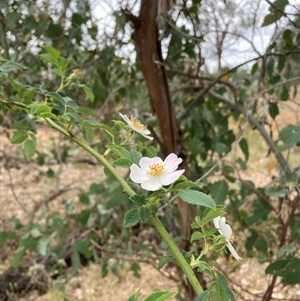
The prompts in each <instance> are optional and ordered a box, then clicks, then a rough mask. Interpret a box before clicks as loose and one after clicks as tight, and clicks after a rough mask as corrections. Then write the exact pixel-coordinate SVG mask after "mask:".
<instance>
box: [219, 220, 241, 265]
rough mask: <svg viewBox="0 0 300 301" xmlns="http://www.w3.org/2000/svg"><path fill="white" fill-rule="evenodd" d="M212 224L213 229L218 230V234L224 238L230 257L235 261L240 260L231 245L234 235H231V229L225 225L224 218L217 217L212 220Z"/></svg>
mask: <svg viewBox="0 0 300 301" xmlns="http://www.w3.org/2000/svg"><path fill="white" fill-rule="evenodd" d="M213 222H214V225H215V227H216V228H217V229H218V231H219V233H220V234H222V235H224V236H225V237H226V242H227V245H226V247H227V248H228V250H229V251H230V253H231V254H232V256H233V257H234V258H235V259H236V260H242V258H241V257H240V256H239V255H238V254H237V252H236V250H235V249H234V247H233V246H232V244H231V243H232V242H233V241H234V235H233V234H232V229H231V227H230V226H229V225H228V224H226V218H225V217H220V216H218V217H216V218H214V219H213Z"/></svg>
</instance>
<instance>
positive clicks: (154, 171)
mask: <svg viewBox="0 0 300 301" xmlns="http://www.w3.org/2000/svg"><path fill="white" fill-rule="evenodd" d="M164 168H165V167H164V165H163V164H161V163H155V164H152V165H150V166H149V169H148V174H150V175H151V176H152V177H157V176H160V175H161V174H162V173H163V171H164Z"/></svg>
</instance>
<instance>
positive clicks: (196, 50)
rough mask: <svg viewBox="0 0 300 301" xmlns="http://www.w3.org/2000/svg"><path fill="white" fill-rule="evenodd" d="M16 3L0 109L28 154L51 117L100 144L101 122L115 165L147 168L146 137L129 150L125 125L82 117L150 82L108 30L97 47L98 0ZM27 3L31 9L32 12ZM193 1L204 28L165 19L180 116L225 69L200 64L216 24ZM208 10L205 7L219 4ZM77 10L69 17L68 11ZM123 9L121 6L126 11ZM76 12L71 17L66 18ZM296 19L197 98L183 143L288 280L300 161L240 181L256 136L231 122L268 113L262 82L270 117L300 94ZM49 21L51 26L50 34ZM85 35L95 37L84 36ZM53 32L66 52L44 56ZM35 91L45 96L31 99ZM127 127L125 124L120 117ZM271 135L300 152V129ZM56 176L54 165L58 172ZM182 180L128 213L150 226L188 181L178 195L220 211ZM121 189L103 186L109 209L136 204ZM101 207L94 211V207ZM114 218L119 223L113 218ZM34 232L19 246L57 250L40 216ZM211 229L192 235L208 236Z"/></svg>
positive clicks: (273, 19) (193, 14)
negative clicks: (159, 207) (119, 52)
mask: <svg viewBox="0 0 300 301" xmlns="http://www.w3.org/2000/svg"><path fill="white" fill-rule="evenodd" d="M13 2H14V4H15V5H7V7H4V8H1V13H2V14H3V16H6V18H5V19H4V20H3V24H6V28H9V29H10V36H11V38H8V35H4V34H3V35H0V36H1V39H2V38H3V39H4V38H5V37H6V38H7V40H6V42H3V43H1V45H7V47H6V48H5V49H4V51H3V53H4V56H5V59H4V58H1V67H0V76H1V80H2V82H1V91H0V93H1V99H3V100H4V102H1V110H3V111H4V114H1V116H0V118H1V122H3V123H5V122H6V120H5V117H6V116H9V114H6V113H7V112H8V110H9V111H10V112H11V114H13V123H12V125H11V128H12V129H15V133H14V135H13V137H12V139H11V143H15V144H22V145H23V147H24V153H25V157H26V158H27V159H28V160H29V159H31V158H33V156H34V153H35V150H36V138H35V133H36V124H39V123H40V122H41V119H40V118H49V119H51V120H52V119H53V120H54V121H55V122H58V123H59V124H60V125H63V126H64V128H65V130H66V131H67V132H68V133H70V134H72V131H73V130H74V129H76V130H77V129H79V131H81V132H83V133H84V136H85V138H86V140H87V141H88V142H89V143H90V144H91V145H92V144H93V143H95V141H94V137H95V133H97V132H98V131H99V130H102V131H104V132H105V133H106V135H105V136H104V135H103V136H101V140H102V142H103V140H104V142H105V143H103V144H107V145H108V149H109V151H110V155H111V156H112V158H113V160H114V162H113V164H114V165H115V166H119V167H126V168H128V167H129V166H130V165H131V164H132V163H136V164H137V162H138V161H139V159H140V157H141V154H142V152H143V150H144V146H143V145H142V144H137V148H136V150H130V151H129V150H127V149H126V148H125V147H123V146H121V147H117V146H116V145H117V144H118V143H119V141H120V140H118V138H115V136H116V132H115V129H113V128H110V127H108V126H106V125H105V124H102V123H99V122H95V121H94V120H89V119H87V118H82V114H84V116H85V117H86V116H93V117H96V116H97V117H98V115H99V114H98V113H97V112H95V111H94V110H91V109H90V106H94V107H97V106H100V105H103V104H105V105H107V104H109V103H110V102H113V103H114V105H115V104H121V105H123V102H122V100H124V99H125V98H126V99H130V100H129V101H128V105H129V106H130V105H131V104H132V100H133V101H137V100H138V99H145V96H146V94H145V93H146V92H145V90H146V89H144V85H143V83H141V81H140V80H139V78H141V76H140V74H139V73H138V72H137V68H136V66H135V65H134V64H128V61H126V60H122V59H121V58H119V57H117V56H116V55H115V51H114V49H115V46H116V45H121V44H122V45H124V44H126V43H124V42H123V41H121V40H118V39H115V40H114V39H111V38H109V37H107V36H105V39H106V40H105V41H104V42H105V43H104V44H105V46H103V48H101V49H100V48H99V46H97V45H98V44H99V42H98V40H99V36H97V34H98V28H97V26H96V25H95V24H94V22H93V19H92V16H91V8H90V5H89V2H88V1H81V2H79V1H63V5H64V9H62V10H60V8H56V7H52V6H51V5H50V4H51V3H50V2H51V1H50V2H49V3H50V4H49V3H48V5H46V6H45V7H43V6H38V4H37V3H36V1H26V3H25V2H24V1H21V0H19V1H9V3H10V4H12V3H13ZM71 2H74V3H75V4H77V6H76V9H70V10H68V8H69V6H70V3H71ZM227 2H228V1H227ZM229 2H231V1H229ZM201 3H202V4H201ZM25 4H26V7H27V9H24V7H25V6H24V5H25ZM192 4H193V5H192V6H191V7H186V9H184V10H183V13H182V14H183V15H182V17H183V18H185V20H186V21H187V22H191V24H192V25H193V26H194V27H193V28H194V32H193V35H194V36H192V34H191V31H190V30H189V27H188V26H185V25H180V26H179V25H178V24H176V23H175V21H174V20H173V19H172V18H171V17H170V18H169V23H167V24H166V32H165V34H166V35H167V36H170V39H169V42H168V43H166V44H167V45H166V46H165V47H167V56H166V61H167V63H168V66H170V67H171V69H172V70H170V73H168V80H169V84H170V87H171V92H172V97H173V101H174V103H175V105H176V111H177V112H178V114H179V115H180V114H182V112H185V110H186V109H187V108H188V107H189V105H190V102H192V101H193V100H195V99H196V98H197V95H198V92H201V89H202V88H203V87H202V86H201V85H202V84H201V85H200V84H199V82H200V83H202V81H208V82H209V81H212V80H213V79H214V78H215V77H216V75H215V74H211V73H210V72H202V70H203V69H204V70H205V68H202V70H201V72H199V70H200V67H201V66H204V65H203V64H204V63H205V61H204V59H203V58H202V57H201V44H202V42H203V41H205V39H207V40H209V39H208V37H207V35H205V34H203V35H202V34H201V35H198V34H197V33H198V32H203V31H201V27H202V26H203V24H205V22H208V20H205V19H201V18H200V14H199V13H200V11H202V8H205V7H202V6H201V5H203V6H204V1H198V0H193V1H192ZM231 5H232V3H231ZM287 5H288V1H287V0H277V1H275V2H274V3H272V5H271V6H270V8H269V12H268V14H267V15H266V16H265V17H264V20H263V22H262V25H263V26H269V25H271V24H273V23H277V22H278V21H280V20H282V19H284V18H286V17H287V16H288V15H286V14H285V13H283V12H284V10H285V8H286V6H287ZM209 9H210V8H208V9H207V10H203V11H209ZM67 11H68V14H69V15H70V17H67V13H66V12H67ZM57 16H58V17H57ZM115 16H116V17H117V16H119V14H118V13H116V14H115ZM57 18H58V19H57ZM211 19H212V20H213V18H211ZM224 19H226V18H224ZM69 20H70V24H69V25H65V24H68V22H66V21H69ZM200 20H201V22H200ZM89 21H91V22H89ZM293 22H294V24H293V23H289V25H287V26H286V27H285V28H284V29H283V30H282V31H281V32H278V34H277V35H276V39H275V38H273V39H272V41H271V42H270V44H269V47H267V50H266V53H264V54H262V55H260V56H259V58H257V59H256V61H255V62H254V64H253V66H252V70H251V71H248V70H247V69H241V68H239V69H237V70H236V71H235V73H233V72H231V73H228V75H229V74H230V77H229V78H225V77H224V78H223V80H222V82H218V84H217V85H214V86H212V88H211V90H212V91H213V92H214V93H215V94H214V95H213V94H205V95H202V96H201V97H200V99H199V101H198V102H197V105H196V106H194V107H193V110H191V111H190V112H189V114H187V116H188V117H186V118H180V121H182V123H181V125H182V131H183V133H184V140H185V143H186V146H187V148H188V151H189V155H190V156H189V159H190V171H191V174H192V178H195V179H197V178H200V177H202V175H205V174H207V172H209V171H210V170H213V172H211V173H210V175H211V176H212V177H204V178H203V180H202V187H201V188H202V190H203V191H204V192H205V193H209V194H210V195H211V196H212V197H213V199H214V200H215V202H216V204H217V205H224V204H226V205H227V209H226V210H227V211H230V212H231V214H232V216H233V218H234V219H235V220H236V222H237V224H239V227H240V228H243V229H245V228H247V229H248V230H249V234H248V235H247V237H246V241H245V247H246V250H247V256H249V257H256V258H258V259H259V261H260V262H270V264H269V266H268V268H267V269H266V273H267V274H271V275H274V276H279V277H281V279H282V282H283V283H284V284H295V283H298V282H299V277H298V278H297V277H295V275H297V273H299V270H297V269H293V267H294V266H298V263H299V258H298V257H297V256H298V255H297V250H298V249H299V239H298V238H299V235H300V233H299V229H300V220H299V214H298V213H299V207H297V206H298V205H297V204H298V203H299V201H298V198H297V196H295V191H298V190H297V189H299V166H298V163H297V162H292V164H291V163H290V162H288V164H289V165H290V168H289V169H290V171H288V172H287V171H285V170H284V169H283V168H282V167H279V168H278V169H279V172H278V175H276V176H270V177H269V179H267V180H269V183H268V185H267V186H266V185H258V184H256V183H254V182H253V181H250V180H248V179H244V178H242V177H240V176H239V172H242V173H246V172H247V171H249V165H250V164H251V162H249V158H250V157H251V156H250V155H251V154H250V149H251V144H252V143H253V141H251V140H249V139H248V137H247V136H244V137H243V138H242V139H239V137H240V135H242V134H241V133H237V131H235V130H233V129H232V127H231V123H232V120H233V121H234V122H238V123H239V124H240V125H241V126H243V125H244V124H245V122H246V121H245V120H246V119H247V120H248V115H247V116H245V115H243V111H241V110H240V108H244V109H245V110H248V112H249V114H252V116H253V117H254V118H255V119H256V120H257V121H260V120H261V119H264V117H265V116H261V114H260V113H259V112H260V110H259V108H260V97H255V96H256V94H257V95H258V96H260V95H261V94H260V92H261V91H258V90H256V87H259V86H261V85H263V87H264V89H266V92H267V93H268V95H267V96H266V97H267V103H268V114H269V115H270V117H271V123H272V124H274V123H275V121H276V117H277V116H278V115H280V104H284V103H285V102H286V101H287V100H288V99H291V98H293V97H294V96H295V95H296V93H297V86H296V85H293V83H294V82H293V81H292V79H293V78H295V77H297V76H299V63H300V61H299V57H300V55H299V53H300V49H299V40H300V34H299V32H298V30H297V27H296V25H297V24H298V26H299V17H296V18H295V19H294V21H293ZM86 24H88V25H86ZM295 24H296V25H295ZM85 25H86V26H85ZM68 26H69V27H68ZM191 27H192V26H191ZM45 28H47V30H46V31H45V30H44V29H45ZM87 35H89V37H90V39H85V37H86V36H87ZM220 36H221V35H220ZM274 37H275V35H274ZM45 40H47V43H48V42H49V41H51V43H52V45H53V46H54V47H55V48H56V49H58V50H59V51H60V53H61V54H62V55H60V53H59V52H58V51H57V50H55V49H54V48H52V47H49V46H47V47H44V51H45V52H46V53H43V54H41V56H40V58H42V59H40V58H39V57H38V56H37V53H40V51H42V50H41V49H42V48H41V45H43V44H44V43H45ZM32 41H36V42H35V43H33V42H32ZM29 42H31V43H33V44H34V47H31V48H30V47H29V48H30V49H29V50H28V49H27V45H29V44H30V43H29ZM91 49H92V50H91ZM178 50H180V51H178ZM65 57H68V58H65ZM9 58H11V59H12V60H13V61H10V60H9ZM25 66H26V67H25ZM49 66H52V67H54V68H53V69H52V72H49ZM78 66H82V71H83V73H84V74H85V81H86V82H89V86H90V87H91V89H89V88H88V87H87V86H85V85H82V84H81V83H80V81H79V79H76V78H74V76H73V75H72V73H71V72H67V71H66V70H72V69H75V68H76V67H78ZM204 67H205V66H204ZM27 68H28V69H27ZM197 68H198V69H197ZM28 70H30V72H29V71H28ZM174 70H175V71H176V70H181V71H182V72H185V73H186V74H187V75H188V76H180V74H177V73H176V72H174ZM219 71H220V70H219ZM199 73H201V74H202V73H205V74H203V75H207V78H208V79H207V78H202V77H199V78H197V76H195V74H199ZM206 73H207V74H206ZM28 74H30V76H28ZM190 75H192V76H190ZM68 83H69V88H72V89H69V90H64V93H60V92H57V91H56V92H53V91H55V90H56V89H57V87H59V86H60V85H61V84H63V85H66V84H68ZM187 87H188V88H187ZM73 88H74V89H73ZM232 88H234V89H232ZM175 89H176V90H175ZM293 91H294V92H293ZM264 96H265V95H264ZM220 97H223V98H220ZM224 98H228V99H229V100H230V102H227V103H226V102H221V100H222V99H224ZM32 99H36V100H38V101H36V102H35V103H34V104H31V102H32ZM75 99H76V101H75ZM87 100H93V104H87V103H88V102H87ZM14 102H16V103H17V104H18V105H19V108H20V110H16V109H15V107H14ZM3 103H5V105H3ZM79 103H80V104H83V106H82V105H79ZM144 103H145V102H142V103H141V101H140V102H138V105H141V107H145V106H146V107H147V108H148V105H145V104H144ZM107 115H109V114H107V111H105V110H103V109H101V116H107ZM183 115H184V114H182V115H181V116H183ZM153 124H154V123H153ZM117 125H118V126H119V125H120V126H122V124H120V123H117ZM273 131H274V129H273V128H272V127H270V129H269V137H270V140H271V141H273V143H274V145H275V150H276V152H277V153H279V154H281V155H282V156H285V157H286V158H289V156H290V154H291V153H293V152H294V153H297V152H298V151H299V144H300V141H299V132H300V127H299V125H288V126H286V127H284V128H280V129H279V132H278V135H276V134H274V135H273V136H274V137H275V138H274V139H272V134H273ZM114 139H115V140H114ZM235 141H238V142H239V148H240V150H241V153H242V155H238V158H236V159H235V160H234V162H231V163H230V162H227V161H225V160H221V158H223V157H224V156H226V154H228V153H229V152H230V151H231V150H232V145H235ZM106 142H107V143H106ZM255 143H256V141H255ZM96 146H97V148H98V150H100V151H102V150H103V149H101V148H103V146H102V144H100V143H98V144H96ZM147 155H148V156H149V157H151V156H155V155H156V150H155V148H154V147H153V148H152V147H150V148H147ZM264 155H265V154H262V156H264ZM43 159H44V158H43V154H39V155H38V160H40V162H42V161H43ZM220 160H221V161H220ZM287 161H288V160H287ZM274 164H277V163H274ZM51 174H52V172H51V171H50V169H49V173H48V176H49V175H51ZM237 174H238V176H237ZM216 177H217V179H216ZM212 179H213V180H212ZM101 185H102V184H101ZM101 185H100V184H98V183H97V184H95V185H93V186H92V187H93V189H95V191H98V190H97V189H98V188H97V187H102V186H101ZM103 185H104V184H103ZM176 185H177V186H176ZM184 185H186V184H185V181H178V182H177V183H175V184H174V185H173V186H172V187H169V188H167V190H162V191H160V192H159V193H160V195H152V194H149V195H145V196H144V197H142V198H140V199H138V200H136V199H134V198H133V199H132V202H130V203H129V204H128V208H126V210H127V209H129V210H130V211H129V212H131V213H134V214H132V218H129V219H127V218H128V216H129V215H128V216H127V217H126V218H125V220H124V224H125V225H127V226H131V225H133V224H136V223H137V222H138V221H141V222H146V221H147V220H148V218H149V214H151V213H154V212H155V210H154V207H153V206H152V205H151V204H149V201H150V200H151V198H154V199H155V198H156V197H158V198H159V200H165V199H164V196H165V194H166V193H167V192H170V191H171V192H176V191H178V190H179V189H184V190H181V191H180V192H179V195H180V197H181V198H183V199H184V200H185V201H186V202H188V203H192V204H193V203H194V200H195V199H197V200H201V202H202V203H201V204H200V205H204V206H206V207H208V208H214V206H215V204H213V203H211V199H207V198H206V195H205V194H203V195H202V194H201V192H199V191H197V189H196V188H197V187H193V186H189V187H183V186H184ZM116 186H117V184H116V182H114V183H113V182H112V181H110V182H109V185H104V186H103V187H105V189H104V188H103V189H100V190H99V194H101V196H105V198H108V199H109V201H108V203H107V205H106V207H105V210H108V209H109V210H110V209H111V208H114V210H115V205H121V204H123V205H124V204H126V205H127V202H126V200H125V199H124V197H123V198H122V197H121V196H122V191H121V190H114V189H113V188H116ZM107 187H112V190H111V191H110V190H108V189H107ZM172 189H173V190H172ZM114 192H116V193H118V195H117V196H116V197H111V198H110V194H112V193H114ZM97 193H98V192H97ZM200 194H201V195H200ZM89 197H90V192H86V193H84V194H82V196H81V198H80V199H81V201H82V202H86V203H88V199H89ZM197 204H198V203H197ZM107 206H108V207H107ZM91 208H93V210H95V208H96V207H95V206H91ZM93 210H92V211H90V212H94V211H93ZM132 210H133V211H132ZM151 210H152V211H151ZM90 215H91V214H88V213H87V212H85V213H83V214H82V216H81V217H80V218H79V223H81V224H82V225H86V223H88V221H89V217H90ZM120 215H122V214H120ZM73 217H74V216H73ZM57 218H58V219H57V220H58V224H57V225H61V226H62V227H63V226H64V224H61V221H60V220H59V216H57ZM74 218H75V217H74ZM81 218H82V220H81ZM106 219H109V214H107V216H106ZM14 221H15V227H16V229H18V227H19V226H18V225H19V224H20V222H18V221H16V220H15V219H13V220H12V223H14ZM104 225H105V223H104ZM106 225H108V224H106ZM57 227H59V226H57ZM35 229H37V230H35ZM49 229H52V230H49V234H51V233H53V231H54V230H53V229H54V228H53V227H52V228H49ZM31 230H33V236H32V235H31V234H30V235H29V237H30V240H32V241H29V243H28V238H24V239H22V240H21V242H22V243H23V242H24V246H26V245H30V246H31V249H32V250H37V251H38V252H39V253H41V254H47V252H48V250H50V249H49V245H50V243H49V241H48V240H47V239H45V237H44V232H43V231H44V230H41V229H40V228H39V227H38V226H37V225H36V224H31V225H30V226H29V228H28V231H27V230H26V231H24V232H30V231H31ZM51 231H52V232H51ZM124 231H125V230H124ZM39 233H42V235H40V234H39ZM45 233H46V232H45ZM47 233H48V232H47ZM195 233H196V232H195ZM201 233H202V232H201ZM201 233H200V234H194V235H196V236H197V235H201ZM34 235H35V236H36V237H34ZM125 236H126V235H125ZM15 238H16V233H15V232H9V233H4V234H3V236H2V240H3V241H6V240H8V239H15ZM40 240H41V242H40ZM3 241H2V243H3ZM278 242H280V244H278ZM20 254H21V253H20ZM274 254H275V255H274ZM20 258H21V257H20ZM274 258H275V259H274ZM220 279H221V278H220ZM220 281H221V280H220ZM199 298H200V297H199ZM201 298H202V297H201ZM199 300H202V299H199ZM216 300H218V299H216Z"/></svg>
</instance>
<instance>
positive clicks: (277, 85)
mask: <svg viewBox="0 0 300 301" xmlns="http://www.w3.org/2000/svg"><path fill="white" fill-rule="evenodd" d="M296 81H299V83H300V76H297V77H293V78H289V79H286V80H283V81H281V82H280V83H278V84H276V85H273V86H271V87H268V88H267V89H265V90H263V91H261V92H259V93H258V94H256V95H255V96H253V97H251V98H249V99H248V100H247V101H246V102H252V101H254V100H256V99H258V98H259V97H261V96H263V95H264V94H265V93H267V92H269V91H271V90H273V89H276V88H278V87H280V86H283V85H285V84H288V83H292V82H296Z"/></svg>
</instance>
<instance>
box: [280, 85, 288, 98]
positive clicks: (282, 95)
mask: <svg viewBox="0 0 300 301" xmlns="http://www.w3.org/2000/svg"><path fill="white" fill-rule="evenodd" d="M289 97H290V89H289V87H288V86H287V85H284V86H282V91H281V93H280V96H279V98H280V100H288V99H289Z"/></svg>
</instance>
